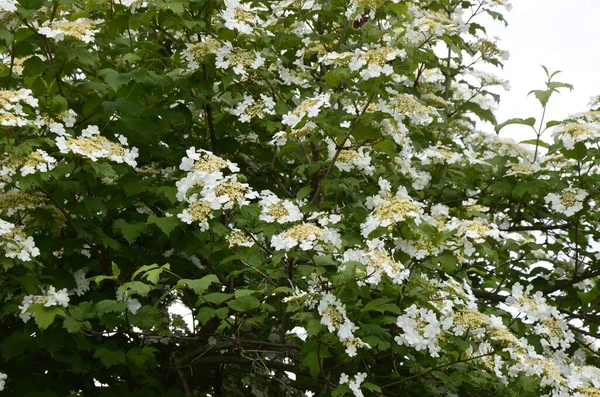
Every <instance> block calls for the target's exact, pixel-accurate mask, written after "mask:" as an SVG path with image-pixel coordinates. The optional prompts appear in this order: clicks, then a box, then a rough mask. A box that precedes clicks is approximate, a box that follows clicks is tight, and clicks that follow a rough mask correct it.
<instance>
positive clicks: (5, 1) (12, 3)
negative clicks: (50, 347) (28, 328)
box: [0, 0, 19, 390]
mask: <svg viewBox="0 0 600 397" xmlns="http://www.w3.org/2000/svg"><path fill="white" fill-rule="evenodd" d="M17 4H19V3H18V2H17V0H0V11H4V12H15V11H17ZM4 376H6V375H4ZM2 386H4V384H3V385H2ZM0 390H2V389H0Z"/></svg>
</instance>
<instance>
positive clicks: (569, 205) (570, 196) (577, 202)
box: [544, 188, 588, 216]
mask: <svg viewBox="0 0 600 397" xmlns="http://www.w3.org/2000/svg"><path fill="white" fill-rule="evenodd" d="M587 196H588V193H587V192H586V191H585V190H583V189H579V188H567V189H563V190H562V191H561V192H560V194H556V193H550V194H548V195H547V196H546V197H545V198H544V201H546V203H548V204H550V205H551V206H552V209H553V210H554V211H556V212H559V213H561V214H563V215H565V216H572V215H574V214H575V213H576V212H579V211H581V210H582V209H583V200H584V199H585V198H586V197H587Z"/></svg>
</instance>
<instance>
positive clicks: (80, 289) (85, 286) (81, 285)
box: [70, 268, 90, 296]
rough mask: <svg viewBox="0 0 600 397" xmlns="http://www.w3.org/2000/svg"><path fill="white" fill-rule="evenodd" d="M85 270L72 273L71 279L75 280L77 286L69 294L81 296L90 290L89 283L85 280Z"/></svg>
mask: <svg viewBox="0 0 600 397" xmlns="http://www.w3.org/2000/svg"><path fill="white" fill-rule="evenodd" d="M87 270H88V269H87V268H83V269H79V270H77V271H75V272H74V273H73V278H74V279H75V283H76V284H77V286H76V287H75V288H74V289H72V290H71V291H70V292H71V293H75V294H77V296H81V295H83V294H85V293H86V292H87V291H89V290H90V282H89V281H88V280H86V278H85V274H86V272H87Z"/></svg>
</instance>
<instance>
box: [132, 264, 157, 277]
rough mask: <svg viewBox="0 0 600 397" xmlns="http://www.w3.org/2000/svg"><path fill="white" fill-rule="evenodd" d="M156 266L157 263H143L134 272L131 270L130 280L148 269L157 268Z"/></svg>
mask: <svg viewBox="0 0 600 397" xmlns="http://www.w3.org/2000/svg"><path fill="white" fill-rule="evenodd" d="M157 268H158V264H156V263H154V264H152V265H144V266H142V267H140V268H139V269H137V270H136V271H135V272H133V274H132V275H131V281H133V280H135V278H136V277H137V275H138V274H140V273H145V272H147V271H149V270H153V269H157Z"/></svg>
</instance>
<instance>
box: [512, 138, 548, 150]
mask: <svg viewBox="0 0 600 397" xmlns="http://www.w3.org/2000/svg"><path fill="white" fill-rule="evenodd" d="M519 143H524V144H526V145H534V146H535V145H538V146H541V147H544V148H546V149H549V148H550V145H549V144H547V143H546V142H544V141H542V140H541V139H540V140H537V139H527V140H525V141H521V142H519Z"/></svg>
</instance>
